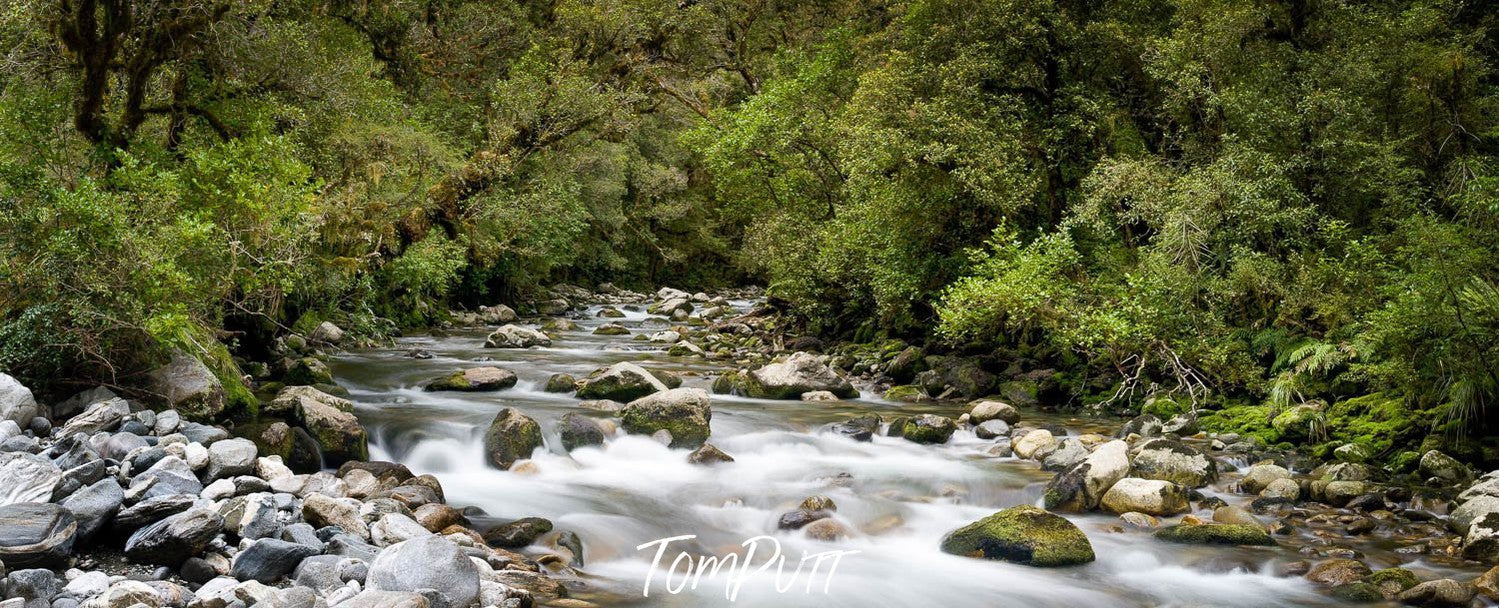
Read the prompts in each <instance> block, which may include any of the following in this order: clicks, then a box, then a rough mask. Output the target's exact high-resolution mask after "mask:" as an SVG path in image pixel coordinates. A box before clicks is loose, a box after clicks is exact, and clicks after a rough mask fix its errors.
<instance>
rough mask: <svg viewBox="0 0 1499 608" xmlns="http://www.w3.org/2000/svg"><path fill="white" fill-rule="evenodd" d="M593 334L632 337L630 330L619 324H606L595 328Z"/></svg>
mask: <svg viewBox="0 0 1499 608" xmlns="http://www.w3.org/2000/svg"><path fill="white" fill-rule="evenodd" d="M593 334H594V335H596V336H628V335H630V328H628V327H625V326H623V325H620V324H618V323H605V324H603V325H600V326H598V327H596V328H594V330H593Z"/></svg>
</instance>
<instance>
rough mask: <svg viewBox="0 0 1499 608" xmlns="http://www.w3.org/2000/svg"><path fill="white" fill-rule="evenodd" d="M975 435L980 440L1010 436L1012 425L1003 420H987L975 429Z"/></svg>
mask: <svg viewBox="0 0 1499 608" xmlns="http://www.w3.org/2000/svg"><path fill="white" fill-rule="evenodd" d="M973 434H974V436H975V437H978V438H979V439H994V438H995V437H1008V436H1010V425H1008V424H1005V421H1003V420H986V421H984V422H982V423H980V424H979V425H978V426H976V427H974V428H973Z"/></svg>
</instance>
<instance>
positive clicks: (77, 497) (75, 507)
mask: <svg viewBox="0 0 1499 608" xmlns="http://www.w3.org/2000/svg"><path fill="white" fill-rule="evenodd" d="M124 502H125V490H124V488H121V487H120V482H118V481H115V479H114V478H113V477H106V478H104V479H100V480H99V481H96V482H94V483H93V484H92V485H90V486H88V487H86V488H83V489H81V490H78V491H77V492H74V493H73V494H72V495H70V496H68V497H67V498H66V499H64V500H63V501H62V503H61V504H62V506H64V507H66V508H67V509H68V511H69V512H71V513H72V514H73V517H74V519H76V520H77V521H78V538H79V540H85V541H86V540H88V539H90V538H93V536H94V534H96V533H98V532H99V530H101V529H103V528H104V525H105V524H107V523H109V520H110V519H112V518H113V517H114V516H115V513H118V512H119V510H120V505H121V504H123V503H124Z"/></svg>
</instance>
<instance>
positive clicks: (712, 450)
mask: <svg viewBox="0 0 1499 608" xmlns="http://www.w3.org/2000/svg"><path fill="white" fill-rule="evenodd" d="M687 462H690V463H692V464H700V465H710V464H718V463H720V462H734V457H733V456H730V455H728V454H725V453H724V452H723V450H720V449H718V448H717V447H715V446H714V445H713V444H711V443H705V444H703V445H702V447H700V448H698V449H696V450H693V451H692V453H691V454H688V455H687Z"/></svg>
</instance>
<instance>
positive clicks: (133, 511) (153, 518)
mask: <svg viewBox="0 0 1499 608" xmlns="http://www.w3.org/2000/svg"><path fill="white" fill-rule="evenodd" d="M194 502H195V497H193V496H189V495H186V494H168V495H165V496H156V497H153V498H148V499H146V500H142V501H140V502H138V503H135V504H133V505H131V506H129V507H127V508H124V509H121V510H120V512H119V513H116V514H115V518H114V528H115V529H116V530H120V531H124V532H130V531H133V530H136V529H138V528H142V527H145V526H147V525H150V524H153V523H156V522H158V521H161V520H163V519H166V518H167V517H168V516H171V515H175V514H177V513H181V512H183V511H186V510H188V509H189V508H191V507H192V506H193V503H194Z"/></svg>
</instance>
